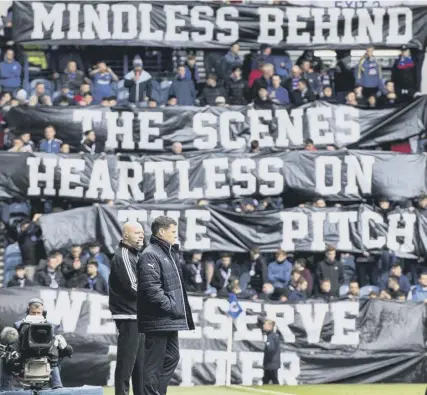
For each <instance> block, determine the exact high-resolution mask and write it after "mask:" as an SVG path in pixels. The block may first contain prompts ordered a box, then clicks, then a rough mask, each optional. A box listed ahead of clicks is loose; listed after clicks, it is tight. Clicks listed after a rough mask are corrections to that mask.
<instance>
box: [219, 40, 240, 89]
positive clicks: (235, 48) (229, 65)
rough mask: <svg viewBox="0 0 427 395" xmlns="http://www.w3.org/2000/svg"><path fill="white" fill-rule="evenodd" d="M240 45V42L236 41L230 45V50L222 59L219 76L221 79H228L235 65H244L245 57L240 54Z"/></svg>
mask: <svg viewBox="0 0 427 395" xmlns="http://www.w3.org/2000/svg"><path fill="white" fill-rule="evenodd" d="M239 51H240V45H239V43H234V44H232V45H231V46H230V50H229V51H228V52H227V53H226V54H225V56H224V57H223V58H222V59H221V66H220V69H221V70H219V71H220V73H219V75H218V77H220V79H221V80H223V81H226V80H227V78H228V77H229V76H230V74H231V72H232V70H233V67H235V66H242V65H243V59H242V58H241V57H240V55H239Z"/></svg>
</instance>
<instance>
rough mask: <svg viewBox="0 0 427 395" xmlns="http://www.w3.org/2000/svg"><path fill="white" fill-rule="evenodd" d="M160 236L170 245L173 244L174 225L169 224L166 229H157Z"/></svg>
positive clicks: (174, 238)
mask: <svg viewBox="0 0 427 395" xmlns="http://www.w3.org/2000/svg"><path fill="white" fill-rule="evenodd" d="M159 235H160V238H161V239H162V240H164V241H166V242H167V243H169V244H170V245H173V244H175V241H176V225H174V224H172V225H169V227H168V228H167V229H163V228H162V229H160V231H159Z"/></svg>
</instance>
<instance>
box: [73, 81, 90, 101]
mask: <svg viewBox="0 0 427 395" xmlns="http://www.w3.org/2000/svg"><path fill="white" fill-rule="evenodd" d="M86 93H90V84H89V83H87V82H83V84H81V85H80V87H79V90H78V91H76V92H75V94H74V102H75V103H76V104H79V103H80V102H81V101H83V100H84V97H85V94H86Z"/></svg>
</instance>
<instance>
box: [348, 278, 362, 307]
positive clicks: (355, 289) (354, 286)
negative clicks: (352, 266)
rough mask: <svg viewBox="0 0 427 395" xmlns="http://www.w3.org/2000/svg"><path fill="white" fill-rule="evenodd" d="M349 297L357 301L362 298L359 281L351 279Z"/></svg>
mask: <svg viewBox="0 0 427 395" xmlns="http://www.w3.org/2000/svg"><path fill="white" fill-rule="evenodd" d="M347 298H348V299H350V300H352V301H354V302H355V301H357V300H359V298H360V288H359V283H358V282H357V281H354V280H353V281H351V282H350V287H349V291H348V293H347Z"/></svg>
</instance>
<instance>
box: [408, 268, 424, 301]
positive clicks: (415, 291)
mask: <svg viewBox="0 0 427 395" xmlns="http://www.w3.org/2000/svg"><path fill="white" fill-rule="evenodd" d="M408 300H415V301H417V302H419V301H424V302H426V301H427V273H426V272H423V273H421V274H420V276H419V278H418V285H416V286H415V287H413V288H412V289H411V291H410V292H409V294H408Z"/></svg>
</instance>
